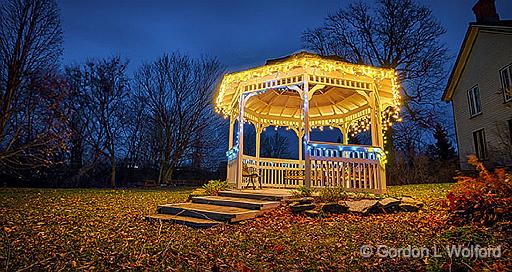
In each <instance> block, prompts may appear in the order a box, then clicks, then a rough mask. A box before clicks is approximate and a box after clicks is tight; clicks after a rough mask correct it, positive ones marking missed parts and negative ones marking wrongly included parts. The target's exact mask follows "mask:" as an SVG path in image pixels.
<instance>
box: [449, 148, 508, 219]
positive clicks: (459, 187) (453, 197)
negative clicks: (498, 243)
mask: <svg viewBox="0 0 512 272" xmlns="http://www.w3.org/2000/svg"><path fill="white" fill-rule="evenodd" d="M468 162H469V163H470V164H471V165H473V166H475V167H476V169H477V170H478V173H479V174H478V176H477V177H468V176H463V175H460V176H457V177H456V178H455V179H456V180H457V183H456V184H455V185H453V187H452V188H451V189H450V191H449V192H448V194H447V196H446V197H447V202H448V208H449V210H450V212H451V215H452V219H455V220H456V223H463V222H477V223H481V224H485V225H493V224H494V223H496V222H497V221H500V220H509V219H510V218H507V217H510V212H511V211H512V209H511V203H512V202H511V201H512V174H511V173H506V172H505V170H503V169H496V170H495V171H494V173H491V172H489V171H488V170H487V169H486V168H485V166H484V165H483V164H482V162H480V161H478V160H477V158H476V157H475V156H469V157H468Z"/></svg>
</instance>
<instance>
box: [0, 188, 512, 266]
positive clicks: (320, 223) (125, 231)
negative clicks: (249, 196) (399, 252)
mask: <svg viewBox="0 0 512 272" xmlns="http://www.w3.org/2000/svg"><path fill="white" fill-rule="evenodd" d="M449 186H450V185H449V184H435V185H410V186H397V187H390V194H391V195H409V196H413V197H416V198H418V199H420V200H422V201H424V202H425V203H426V208H425V209H424V210H422V211H421V212H419V213H399V214H387V215H370V216H365V217H361V216H355V215H349V214H344V215H337V216H333V217H330V218H323V219H310V218H306V217H303V216H295V215H292V214H291V213H290V212H289V211H288V210H287V209H286V208H280V209H277V210H275V211H273V212H271V213H268V214H266V215H265V216H263V217H261V218H258V219H256V220H252V221H248V222H244V223H241V224H235V225H221V226H219V227H214V228H210V229H192V228H188V227H185V226H180V225H174V224H170V223H163V224H159V223H157V222H155V223H149V222H146V221H145V220H144V216H145V215H148V214H152V213H154V211H155V208H156V206H157V205H158V204H164V203H172V202H182V201H185V200H186V198H187V195H188V193H190V191H191V189H182V190H176V191H143V190H64V189H59V190H52V189H0V214H1V217H0V226H1V233H0V269H1V270H4V271H16V270H28V271H33V270H51V271H58V270H127V269H137V270H176V271H210V270H212V269H213V270H220V271H234V270H238V271H316V270H322V271H331V270H335V271H340V270H353V271H361V270H373V271H379V270H381V271H389V270H391V271H411V270H415V271H423V270H427V271H439V270H441V271H443V270H446V271H449V269H451V270H452V271H464V270H469V269H470V268H473V269H476V270H482V269H484V270H485V269H488V270H489V271H495V270H505V269H506V268H507V266H509V267H510V265H511V264H512V263H511V261H510V259H511V253H510V251H509V250H508V248H510V236H509V235H510V234H507V233H503V232H500V231H497V230H495V229H487V228H482V227H476V226H466V227H454V226H451V225H450V224H449V222H446V210H445V208H443V207H442V206H441V205H440V203H439V202H440V200H441V199H443V198H444V196H445V195H446V192H447V190H448V189H449ZM453 243H455V244H464V245H471V244H478V245H480V246H498V245H501V247H502V255H504V256H502V257H501V258H496V259H493V258H491V259H481V260H476V259H474V258H472V259H467V258H454V259H450V258H448V257H447V256H443V257H441V258H432V257H431V258H422V259H421V258H379V257H375V256H373V257H369V258H363V257H361V255H360V247H361V246H362V245H370V246H374V247H376V246H378V245H386V246H388V247H407V246H408V245H411V246H412V247H433V246H434V245H437V246H441V247H444V246H446V245H450V244H453ZM458 269H461V270H458Z"/></svg>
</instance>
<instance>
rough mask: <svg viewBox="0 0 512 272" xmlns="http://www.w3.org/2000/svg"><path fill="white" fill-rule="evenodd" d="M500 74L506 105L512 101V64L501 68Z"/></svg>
mask: <svg viewBox="0 0 512 272" xmlns="http://www.w3.org/2000/svg"><path fill="white" fill-rule="evenodd" d="M503 72H505V73H503ZM499 73H500V82H501V89H502V92H503V100H504V101H505V103H507V102H510V101H512V63H511V64H509V65H507V66H505V67H503V68H501V69H500V70H499ZM503 75H506V78H504V77H503Z"/></svg>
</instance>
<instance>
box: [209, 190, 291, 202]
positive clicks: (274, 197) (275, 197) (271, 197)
mask: <svg viewBox="0 0 512 272" xmlns="http://www.w3.org/2000/svg"><path fill="white" fill-rule="evenodd" d="M219 196H226V197H236V198H248V199H259V200H267V201H282V200H284V199H288V198H290V197H291V195H289V194H284V193H283V194H268V193H259V192H258V191H255V192H247V191H243V192H242V191H220V192H219Z"/></svg>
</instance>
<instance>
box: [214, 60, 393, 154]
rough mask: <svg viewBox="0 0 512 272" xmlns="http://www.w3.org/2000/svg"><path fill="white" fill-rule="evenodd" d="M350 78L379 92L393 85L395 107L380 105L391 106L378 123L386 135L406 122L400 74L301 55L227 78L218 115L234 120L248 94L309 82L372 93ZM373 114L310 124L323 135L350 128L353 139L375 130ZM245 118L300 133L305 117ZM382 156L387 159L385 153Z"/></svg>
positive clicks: (218, 97) (362, 112)
mask: <svg viewBox="0 0 512 272" xmlns="http://www.w3.org/2000/svg"><path fill="white" fill-rule="evenodd" d="M297 68H299V69H302V70H303V71H304V72H302V73H295V71H297ZM292 70H293V71H294V75H289V74H287V73H288V72H290V71H292ZM297 74H298V75H297ZM304 74H307V75H306V77H308V78H303V77H304ZM333 74H338V75H339V76H337V77H330V76H329V75H333ZM347 75H351V76H355V77H356V78H357V77H365V82H367V81H368V79H372V80H373V81H374V82H375V84H376V87H377V89H378V90H382V86H383V84H384V83H383V82H384V81H385V80H389V81H388V82H390V89H391V93H392V99H391V103H389V102H384V103H383V102H380V103H381V105H380V106H383V105H389V104H391V105H389V106H388V107H387V108H386V109H385V110H383V111H381V116H380V118H378V119H380V121H381V127H382V130H383V131H386V130H388V129H389V128H390V127H391V126H392V125H393V123H394V122H401V121H402V118H400V116H399V112H400V107H401V97H400V91H399V89H400V86H399V84H398V74H397V72H396V71H395V70H393V69H385V68H377V67H371V66H365V65H358V64H352V63H346V62H341V61H336V60H332V59H326V58H323V57H320V56H318V55H315V54H310V53H299V54H295V55H292V56H291V57H289V58H288V59H286V60H284V61H281V62H277V63H274V64H269V65H264V66H260V67H256V68H253V69H249V70H246V71H242V72H236V73H229V74H226V75H225V76H224V77H223V79H222V81H221V84H220V85H219V89H218V93H217V95H216V97H215V112H217V113H219V114H222V116H223V117H224V118H228V117H229V116H234V115H235V114H237V111H239V109H238V103H236V102H235V101H239V98H240V96H241V95H245V94H248V93H250V95H251V96H252V95H258V94H262V93H264V92H266V91H268V90H276V91H287V90H290V89H291V88H289V87H288V85H296V86H300V85H301V84H304V82H305V81H311V82H315V83H318V84H325V85H335V86H341V87H343V86H344V85H340V83H339V82H343V84H345V81H347V82H349V84H352V85H350V86H352V87H354V86H355V85H357V86H359V85H361V86H366V87H362V89H364V88H367V89H369V87H368V86H367V85H366V84H367V83H365V82H361V81H357V80H348V79H346V78H347ZM318 77H320V78H322V80H317V79H318ZM259 79H260V80H259ZM258 80H259V81H258ZM324 80H325V82H324ZM248 82H251V84H250V85H248V84H247V83H248ZM320 82H323V83H320ZM336 82H338V83H336ZM354 84H355V85H354ZM386 84H389V83H386ZM347 86H348V85H347ZM244 88H245V89H244ZM381 99H382V98H381ZM308 102H309V101H307V100H306V101H304V106H306V107H308V106H307V105H308ZM370 113H371V111H370V109H368V108H366V109H362V110H359V111H357V112H356V113H354V114H350V115H346V116H343V117H332V116H331V117H330V116H324V117H323V119H322V118H317V119H315V120H310V130H311V129H313V128H318V129H320V131H323V127H324V126H329V129H333V128H334V127H343V126H346V127H347V129H348V131H347V132H348V133H349V134H350V135H351V136H355V135H356V134H357V133H361V132H365V131H368V130H370V129H371V118H370ZM243 116H244V119H245V120H246V121H247V122H251V123H253V124H261V125H263V126H264V127H266V126H275V130H278V127H279V126H282V127H286V129H287V130H289V129H290V128H293V129H296V130H299V129H300V128H301V127H302V122H301V121H302V118H303V117H302V116H301V118H298V119H297V120H295V119H293V118H292V120H290V119H288V120H272V119H266V118H265V117H266V116H261V115H259V114H258V113H253V112H250V111H246V112H244V113H243ZM265 130H266V129H265V128H263V131H265ZM383 136H384V142H386V141H387V139H386V137H385V134H384V135H383ZM238 138H239V137H238V135H237V140H236V141H237V143H238ZM237 146H238V144H236V145H235V147H234V148H232V149H230V150H229V151H228V152H226V154H227V156H228V159H230V158H236V156H237V155H238V152H239V151H238V149H237ZM382 156H384V157H385V153H382Z"/></svg>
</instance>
